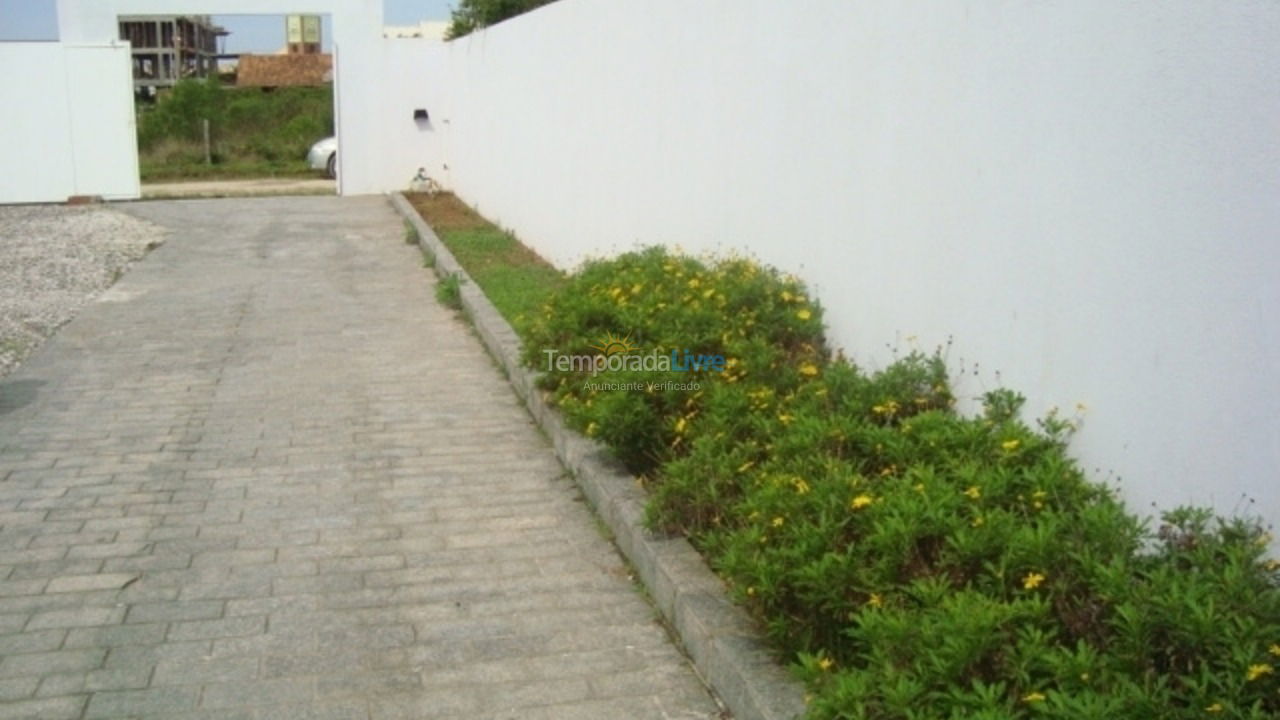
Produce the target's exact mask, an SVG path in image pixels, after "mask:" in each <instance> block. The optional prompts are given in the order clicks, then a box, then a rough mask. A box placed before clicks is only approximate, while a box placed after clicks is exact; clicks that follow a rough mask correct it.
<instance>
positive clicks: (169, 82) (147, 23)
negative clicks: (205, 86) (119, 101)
mask: <svg viewBox="0 0 1280 720" xmlns="http://www.w3.org/2000/svg"><path fill="white" fill-rule="evenodd" d="M227 34H228V33H227V31H226V30H224V29H222V28H221V27H218V26H217V25H214V24H213V21H212V19H211V18H210V17H209V16H208V15H124V16H121V17H120V39H121V40H128V41H129V44H130V45H131V46H132V48H133V88H134V91H135V92H141V93H153V92H155V89H156V88H164V87H172V86H173V85H174V84H175V83H177V82H178V81H179V80H181V79H183V78H189V77H205V76H208V75H211V74H216V73H217V72H218V38H219V37H222V36H224V35H227Z"/></svg>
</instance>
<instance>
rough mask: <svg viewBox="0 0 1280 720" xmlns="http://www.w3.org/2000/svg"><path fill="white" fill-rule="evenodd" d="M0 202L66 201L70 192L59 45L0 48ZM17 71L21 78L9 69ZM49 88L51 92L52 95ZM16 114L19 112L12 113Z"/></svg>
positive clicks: (68, 133)
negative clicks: (0, 101) (1, 103)
mask: <svg viewBox="0 0 1280 720" xmlns="http://www.w3.org/2000/svg"><path fill="white" fill-rule="evenodd" d="M0 68H4V69H5V70H6V71H5V72H0V98H3V99H4V106H5V110H4V111H3V112H0V198H3V200H4V202H15V203H22V202H40V201H45V200H48V199H49V198H51V197H58V198H61V199H66V198H67V197H68V196H69V195H74V194H75V192H74V190H75V175H74V170H73V165H72V162H71V155H70V154H69V153H65V152H56V151H53V150H52V148H60V147H69V145H70V142H71V124H70V118H69V115H68V113H67V99H66V96H65V95H64V94H63V93H62V92H61V89H62V88H64V87H65V85H66V77H67V68H66V53H65V51H64V50H63V47H62V46H61V45H59V44H58V43H43V42H42V43H28V42H24V43H0ZM17 68H22V72H15V71H13V69H17ZM50 88H53V89H54V91H51V90H50ZM15 108H21V109H22V110H21V112H15V111H14V109H15Z"/></svg>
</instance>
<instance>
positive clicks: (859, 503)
mask: <svg viewBox="0 0 1280 720" xmlns="http://www.w3.org/2000/svg"><path fill="white" fill-rule="evenodd" d="M873 502H875V498H873V497H871V496H870V495H865V494H863V495H859V496H858V497H856V498H854V499H852V500H850V501H849V507H850V508H853V509H854V510H861V509H862V508H864V507H866V506H868V505H870V504H871V503H873Z"/></svg>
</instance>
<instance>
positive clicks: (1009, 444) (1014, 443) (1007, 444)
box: [1000, 439, 1022, 452]
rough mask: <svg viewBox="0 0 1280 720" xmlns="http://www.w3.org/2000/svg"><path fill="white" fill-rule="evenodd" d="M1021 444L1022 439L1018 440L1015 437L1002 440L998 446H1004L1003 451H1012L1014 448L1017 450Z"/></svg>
mask: <svg viewBox="0 0 1280 720" xmlns="http://www.w3.org/2000/svg"><path fill="white" fill-rule="evenodd" d="M1021 444H1022V441H1020V440H1016V439H1015V440H1005V441H1004V442H1002V443H1000V447H1002V448H1004V450H1005V452H1013V451H1014V450H1017V449H1018V446H1019V445H1021Z"/></svg>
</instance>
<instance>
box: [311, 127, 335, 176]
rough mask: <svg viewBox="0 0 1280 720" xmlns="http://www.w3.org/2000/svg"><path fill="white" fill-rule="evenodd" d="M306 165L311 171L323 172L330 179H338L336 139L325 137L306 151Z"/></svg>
mask: <svg viewBox="0 0 1280 720" xmlns="http://www.w3.org/2000/svg"><path fill="white" fill-rule="evenodd" d="M307 165H308V166H310V168H311V169H312V170H323V171H324V174H325V175H327V176H328V177H331V178H336V177H338V138H336V137H327V138H325V139H323V140H321V141H320V142H318V143H316V144H315V145H312V146H311V149H310V150H308V151H307Z"/></svg>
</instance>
